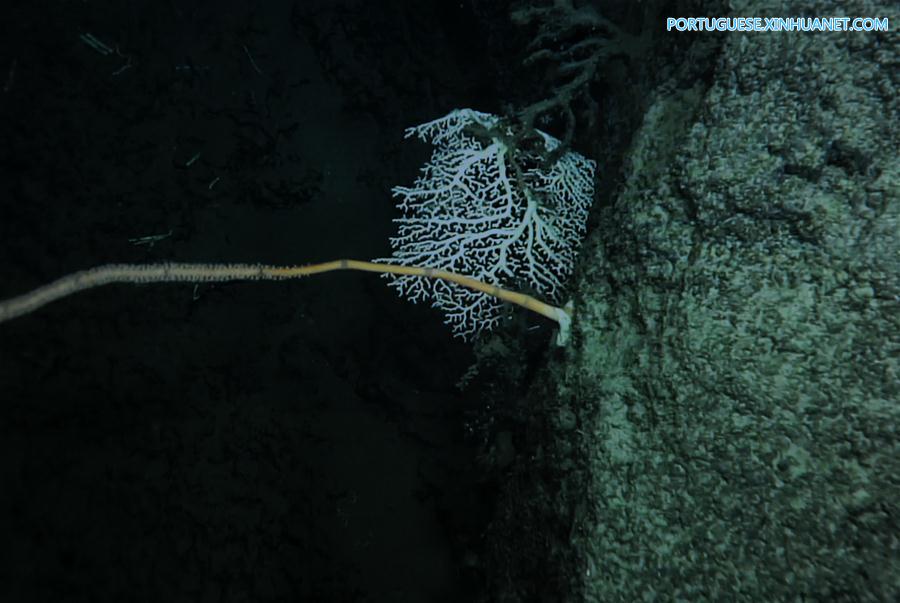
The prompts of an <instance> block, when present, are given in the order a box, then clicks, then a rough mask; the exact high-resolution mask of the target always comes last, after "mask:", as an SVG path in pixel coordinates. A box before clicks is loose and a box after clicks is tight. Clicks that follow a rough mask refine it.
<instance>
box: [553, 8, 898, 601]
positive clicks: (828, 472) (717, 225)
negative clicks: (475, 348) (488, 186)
mask: <svg viewBox="0 0 900 603" xmlns="http://www.w3.org/2000/svg"><path fill="white" fill-rule="evenodd" d="M740 8H741V9H742V10H743V11H744V12H746V13H748V14H762V13H766V14H769V13H771V12H773V7H771V6H769V5H766V6H762V5H761V4H759V3H747V6H743V7H740ZM775 8H776V9H777V10H774V12H775V13H778V14H782V13H784V14H793V13H794V12H796V11H792V10H791V7H790V6H780V7H775ZM764 9H768V12H766V10H764ZM782 9H784V10H782ZM844 10H845V11H846V12H847V14H851V13H852V14H857V13H858V14H859V15H873V16H889V17H891V24H892V25H894V24H895V23H900V21H898V18H897V13H896V11H895V12H893V13H891V12H890V11H888V10H887V8H886V7H884V6H882V7H878V6H875V5H874V4H873V3H862V2H860V3H855V5H854V6H853V7H846V6H845V7H844ZM736 12H741V11H740V10H736ZM837 12H839V11H837V10H836V5H835V4H833V3H820V4H819V6H818V7H817V8H816V9H815V10H812V13H814V14H823V15H824V14H832V13H837ZM842 14H843V13H842ZM722 42H723V46H722V49H721V55H720V57H719V58H718V60H717V62H716V67H715V70H714V72H713V76H712V81H711V82H706V83H704V84H700V83H697V84H696V85H695V86H693V87H685V86H683V85H681V86H680V90H679V91H677V92H674V93H673V92H670V91H669V92H659V93H658V94H657V96H656V98H655V100H654V102H653V104H652V107H651V109H650V111H649V112H648V115H647V117H646V119H645V122H644V126H643V127H642V129H641V131H640V132H639V133H638V134H637V137H636V139H635V143H634V145H633V147H632V156H631V157H630V169H629V175H628V177H627V180H626V186H625V190H624V192H623V194H622V195H621V196H620V197H619V198H618V199H617V200H616V202H615V204H614V206H613V207H611V208H609V209H607V210H606V211H605V215H603V216H602V219H601V226H600V227H599V229H598V230H597V231H595V232H594V233H593V236H592V238H591V242H590V243H589V244H588V245H587V246H586V249H585V252H584V253H585V258H586V259H585V260H584V270H583V271H582V274H581V281H580V284H579V286H578V290H579V291H580V299H579V300H578V301H577V306H576V307H577V315H576V325H575V329H576V341H575V344H574V345H573V348H572V349H571V351H570V353H569V357H568V359H567V362H566V363H564V365H563V366H565V367H566V368H565V369H562V370H563V371H564V372H562V373H560V374H559V375H558V376H557V379H558V380H557V384H556V386H557V391H558V392H559V394H560V397H561V398H562V399H567V400H577V404H575V405H574V406H575V407H576V408H578V409H580V410H579V424H580V426H581V428H580V430H579V433H580V434H582V435H581V437H582V438H583V441H582V442H581V444H582V445H583V447H582V449H583V450H586V451H587V453H588V456H589V459H588V466H589V469H588V470H587V474H588V476H589V477H588V479H587V480H586V481H584V482H582V483H581V484H580V485H581V487H586V490H587V501H586V502H584V503H583V504H582V506H583V507H584V508H586V509H588V510H587V511H585V512H584V513H581V517H582V518H581V519H580V520H579V523H580V527H579V528H578V529H574V530H573V534H575V536H574V538H575V546H576V548H578V549H579V550H581V551H584V552H585V567H584V568H582V569H583V572H582V574H583V575H584V576H585V577H584V581H585V589H586V590H585V593H586V598H587V600H603V601H614V600H626V601H637V600H642V599H644V598H652V597H653V596H656V597H658V598H660V599H661V600H675V599H681V600H693V601H696V600H707V599H708V600H754V601H763V600H766V601H775V600H787V599H794V598H798V597H799V598H804V597H806V598H810V599H814V600H824V599H828V600H889V599H895V598H896V597H897V596H898V593H900V561H898V559H900V555H898V553H900V542H898V536H897V535H898V534H900V526H898V522H900V506H898V501H900V477H898V476H900V438H898V425H900V385H898V384H900V375H898V372H900V369H898V362H900V361H898V351H900V336H898V333H900V234H898V233H900V198H898V195H900V158H898V152H897V150H898V149H900V134H898V123H900V105H898V84H900V82H898V77H900V69H898V68H897V67H898V64H900V54H898V39H897V36H896V34H895V33H894V32H890V33H888V34H877V33H841V34H781V35H775V34H750V35H742V34H727V35H725V36H723V38H722ZM673 88H678V86H673V87H670V88H668V90H671V89H673ZM579 479H584V478H583V476H582V477H581V478H579Z"/></svg>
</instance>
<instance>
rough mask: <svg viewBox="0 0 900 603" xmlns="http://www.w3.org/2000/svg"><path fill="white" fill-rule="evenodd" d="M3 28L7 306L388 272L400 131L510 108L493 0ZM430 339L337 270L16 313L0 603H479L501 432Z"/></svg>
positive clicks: (358, 4)
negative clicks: (55, 294)
mask: <svg viewBox="0 0 900 603" xmlns="http://www.w3.org/2000/svg"><path fill="white" fill-rule="evenodd" d="M3 13H4V14H3V15H2V18H0V21H2V22H3V23H4V32H5V33H4V36H3V42H2V44H3V45H2V52H0V80H2V81H0V84H3V88H2V92H0V114H2V118H0V140H2V145H0V169H2V174H3V177H2V178H0V274H2V278H0V298H5V297H9V296H12V295H15V294H18V293H21V292H24V291H27V290H29V289H31V288H33V287H35V286H37V285H39V284H42V283H44V282H47V281H49V280H52V279H53V278H56V277H58V276H61V275H63V274H66V273H69V272H71V271H75V270H80V269H84V268H88V267H91V266H94V265H98V264H103V263H108V262H158V261H166V260H173V261H198V262H263V263H275V264H295V263H311V262H316V261H323V260H328V259H333V258H337V257H353V258H359V259H369V258H374V257H381V256H385V255H388V254H389V253H390V249H389V246H388V237H389V236H390V235H391V234H392V232H393V227H392V224H391V222H390V220H391V218H392V217H394V215H395V213H394V207H393V202H392V200H391V197H390V187H391V186H393V185H397V184H408V183H410V182H411V181H412V180H413V178H414V177H415V175H416V171H417V169H418V166H419V165H421V163H422V162H423V161H424V160H425V159H426V158H427V157H428V152H429V150H428V149H427V148H423V147H422V145H419V144H417V143H415V142H405V141H403V138H402V135H403V129H404V128H405V127H408V126H411V125H415V124H417V123H421V122H423V121H427V120H430V119H434V118H436V117H439V116H441V115H444V114H445V113H447V112H448V111H450V110H451V109H454V108H461V107H472V108H476V109H479V110H484V111H494V112H499V111H501V110H502V108H503V107H502V103H501V100H500V99H503V102H509V101H511V100H512V99H514V97H515V95H516V94H517V93H518V92H517V91H516V90H515V89H514V86H513V84H511V83H510V81H511V78H512V76H513V75H514V74H513V73H512V72H511V71H509V70H508V69H507V68H506V67H505V64H506V63H507V62H509V58H510V57H514V56H516V55H515V48H517V47H518V48H519V50H521V44H519V40H517V39H516V34H515V32H514V31H513V30H512V29H509V30H507V29H505V28H511V27H512V26H511V25H509V22H508V19H507V18H506V8H505V5H504V3H502V2H481V3H479V2H459V1H431V2H422V1H417V2H401V1H379V2H367V1H364V0H359V1H356V0H341V1H338V0H334V1H324V0H322V1H299V0H298V1H295V2H290V1H271V2H222V1H215V2H211V1H200V2H176V1H168V0H166V1H153V2H150V1H140V2H112V1H110V2H74V1H72V2H51V3H18V5H15V4H14V5H13V6H9V5H6V7H5V8H4V9H3ZM87 34H91V35H93V36H95V37H96V38H97V39H99V40H101V41H102V42H104V43H105V44H106V45H107V46H108V47H109V48H111V49H113V52H111V53H109V54H103V53H101V52H98V51H97V50H95V49H93V48H91V47H90V46H89V45H88V44H86V43H85V42H84V40H83V39H82V38H81V37H80V36H82V35H87ZM505 49H509V52H510V53H511V54H509V55H504V54H503V52H502V51H505ZM195 157H196V158H195ZM192 158H195V159H194V160H193V162H192ZM152 235H166V236H165V237H163V238H161V239H160V240H158V241H157V242H155V243H154V244H152V245H150V244H136V241H135V240H134V239H137V238H140V237H146V236H152ZM527 320H528V321H531V319H527ZM441 321H442V318H441V316H440V315H439V314H438V313H437V312H435V311H432V310H431V309H429V308H423V307H417V306H414V305H412V304H409V303H407V302H405V301H404V300H402V299H399V298H397V296H396V295H395V294H394V293H393V291H391V290H390V289H389V288H388V287H386V286H385V283H384V281H382V280H381V279H379V278H378V277H376V276H372V275H364V274H354V273H338V274H328V275H324V276H319V277H315V278H314V279H307V280H304V281H300V282H283V283H240V284H228V285H215V286H211V285H201V286H198V287H196V288H193V287H191V286H190V285H160V286H144V287H137V286H113V287H105V288H102V289H99V290H95V291H90V292H87V293H85V294H82V295H78V296H76V297H74V298H71V299H67V300H64V301H62V302H59V303H56V304H53V305H51V306H49V307H47V308H44V309H42V310H41V311H39V312H38V313H36V314H34V315H31V316H27V317H24V318H22V319H19V320H16V321H13V322H12V323H9V324H4V325H3V326H2V328H0V398H2V403H0V459H2V460H0V489H2V492H0V534H2V536H0V538H2V540H0V542H2V548H0V550H2V558H0V599H2V600H4V601H81V600H91V601H99V600H112V599H115V600H123V601H129V600H146V601H161V600H165V601H182V600H183V601H244V600H248V601H249V600H257V601H276V600H310V601H318V600H321V601H395V602H400V601H462V600H477V599H478V597H480V596H482V594H483V589H484V582H485V576H484V571H483V569H482V564H481V555H482V548H483V542H482V533H483V531H484V529H485V525H486V524H487V523H488V522H489V520H490V517H491V501H492V497H493V494H492V492H493V491H494V487H495V485H494V484H493V481H492V479H493V478H492V477H490V476H489V475H486V474H485V472H484V471H482V470H481V469H479V465H478V463H477V462H476V456H477V455H479V454H482V453H483V452H484V450H485V448H486V446H487V442H488V439H489V435H488V434H487V430H488V429H487V428H486V427H485V426H484V425H485V424H486V423H487V422H489V421H490V420H491V419H487V418H485V417H486V415H487V413H488V412H489V410H485V408H486V405H485V400H484V396H483V392H482V391H481V388H479V387H478V384H477V383H476V384H475V385H474V386H470V387H469V388H468V389H466V390H464V391H462V392H461V391H460V389H459V388H457V387H456V384H457V382H458V381H459V379H460V377H461V376H462V375H463V373H465V371H466V369H467V367H469V366H470V365H471V364H472V362H473V360H474V359H473V355H472V348H471V346H470V345H468V344H465V343H463V342H460V341H459V340H453V339H452V337H451V334H450V331H449V329H448V328H446V327H445V326H444V325H443V324H442V323H441ZM532 327H534V328H532ZM514 328H518V329H520V331H521V332H522V333H524V334H525V335H524V336H525V337H527V338H530V339H529V340H530V341H532V342H533V345H534V346H536V347H538V348H540V349H543V347H544V346H545V344H546V342H547V341H548V340H549V338H550V336H551V331H552V329H551V326H550V325H547V324H545V323H543V322H541V321H539V320H535V321H533V322H528V323H527V324H520V325H518V326H516V327H514ZM518 394H519V392H517V391H507V392H504V395H505V396H507V397H509V398H515V397H516V396H517V395H518ZM492 395H493V397H492V401H493V402H494V403H496V402H497V400H499V399H500V398H501V396H499V395H498V394H497V392H496V390H495V391H494V392H493V394H492Z"/></svg>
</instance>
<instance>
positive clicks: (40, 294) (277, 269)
mask: <svg viewBox="0 0 900 603" xmlns="http://www.w3.org/2000/svg"><path fill="white" fill-rule="evenodd" d="M334 270H360V271H363V272H376V273H380V274H395V275H400V276H404V275H405V276H421V277H424V278H436V279H442V280H445V281H450V282H453V283H456V284H458V285H462V286H463V287H468V288H469V289H474V290H476V291H480V292H482V293H485V294H487V295H490V296H493V297H496V298H498V299H501V300H503V301H506V302H509V303H512V304H516V305H518V306H522V307H523V308H526V309H528V310H531V311H532V312H537V313H538V314H540V315H542V316H546V317H547V318H549V319H551V320H555V321H556V322H557V323H559V325H560V330H559V335H558V337H557V341H558V342H559V343H560V345H563V344H564V343H565V340H566V339H567V337H568V330H569V325H570V323H571V316H570V311H569V310H567V309H563V308H558V307H556V306H553V305H550V304H547V303H545V302H542V301H540V300H539V299H536V298H534V297H531V296H530V295H525V294H524V293H518V292H516V291H509V290H507V289H503V288H501V287H497V286H496V285H489V284H487V283H484V282H482V281H479V280H476V279H474V278H471V277H468V276H465V275H462V274H457V273H455V272H449V271H447V270H440V269H437V268H422V267H419V266H400V265H397V264H380V263H375V262H366V261H361V260H350V259H341V260H332V261H330V262H323V263H321V264H309V265H306V266H270V265H265V264H189V263H178V262H173V263H162V264H105V265H103V266H97V267H96V268H91V269H89V270H82V271H80V272H73V273H72V274H67V275H66V276H63V277H62V278H59V279H56V280H55V281H53V282H50V283H48V284H46V285H44V286H42V287H38V288H37V289H34V290H33V291H29V292H28V293H25V294H23V295H19V296H17V297H13V298H10V299H8V300H5V301H0V323H2V322H5V321H7V320H12V319H13V318H17V317H19V316H24V315H25V314H30V313H31V312H34V311H35V310H37V309H39V308H41V307H43V306H45V305H47V304H49V303H51V302H54V301H56V300H58V299H61V298H63V297H68V296H69V295H74V294H75V293H79V292H81V291H86V290H87V289H93V288H95V287H100V286H103V285H110V284H114V283H132V284H148V283H222V282H228V281H253V280H270V281H271V280H287V279H294V278H301V277H304V276H312V275H314V274H321V273H323V272H332V271H334Z"/></svg>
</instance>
